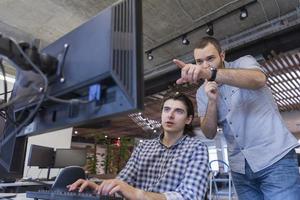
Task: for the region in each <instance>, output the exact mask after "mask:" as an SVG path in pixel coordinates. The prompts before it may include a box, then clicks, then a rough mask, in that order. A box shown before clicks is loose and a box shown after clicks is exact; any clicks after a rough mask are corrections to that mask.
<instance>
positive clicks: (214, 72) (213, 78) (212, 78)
mask: <svg viewBox="0 0 300 200" xmlns="http://www.w3.org/2000/svg"><path fill="white" fill-rule="evenodd" d="M209 69H210V72H211V75H210V78H209V79H208V81H215V80H216V77H217V72H218V69H217V68H214V67H211V68H209Z"/></svg>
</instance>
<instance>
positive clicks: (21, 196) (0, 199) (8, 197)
mask: <svg viewBox="0 0 300 200" xmlns="http://www.w3.org/2000/svg"><path fill="white" fill-rule="evenodd" d="M0 200H32V199H29V198H26V193H0Z"/></svg>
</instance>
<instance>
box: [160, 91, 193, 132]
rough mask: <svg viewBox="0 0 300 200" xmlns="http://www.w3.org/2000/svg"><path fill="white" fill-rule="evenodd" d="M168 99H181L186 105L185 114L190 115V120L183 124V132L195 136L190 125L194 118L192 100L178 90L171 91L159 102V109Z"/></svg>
mask: <svg viewBox="0 0 300 200" xmlns="http://www.w3.org/2000/svg"><path fill="white" fill-rule="evenodd" d="M169 99H173V100H177V101H181V102H182V103H183V104H184V105H185V107H186V111H187V116H188V117H189V116H192V120H191V123H190V124H186V125H185V126H184V132H183V134H187V135H189V136H195V134H194V132H193V129H194V127H193V125H192V121H193V119H194V114H195V112H194V105H193V102H192V101H191V100H190V99H189V98H188V97H187V96H186V95H185V94H183V93H180V92H172V93H171V94H169V95H168V96H166V97H165V98H164V99H163V101H162V104H161V108H160V110H162V109H163V106H164V103H165V102H166V101H167V100H169Z"/></svg>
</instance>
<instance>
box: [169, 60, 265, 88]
mask: <svg viewBox="0 0 300 200" xmlns="http://www.w3.org/2000/svg"><path fill="white" fill-rule="evenodd" d="M173 62H174V63H175V64H176V65H177V66H178V67H179V68H180V69H181V78H179V79H178V80H177V81H176V83H177V84H182V83H197V82H198V81H199V80H200V79H204V80H205V79H206V80H208V79H210V77H211V71H210V68H209V67H207V66H206V67H205V66H203V65H196V64H186V63H184V62H183V61H181V60H177V59H174V60H173ZM215 81H216V82H217V83H222V84H227V85H231V86H235V87H239V88H245V89H259V88H261V87H263V86H264V85H265V83H266V76H265V74H264V73H263V72H262V71H261V70H259V69H257V67H256V66H253V67H251V66H247V69H224V68H222V69H218V72H217V76H216V79H215Z"/></svg>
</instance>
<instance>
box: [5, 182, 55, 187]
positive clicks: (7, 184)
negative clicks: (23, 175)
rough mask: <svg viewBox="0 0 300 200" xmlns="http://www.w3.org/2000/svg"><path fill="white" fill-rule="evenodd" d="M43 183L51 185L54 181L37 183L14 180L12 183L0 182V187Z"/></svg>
mask: <svg viewBox="0 0 300 200" xmlns="http://www.w3.org/2000/svg"><path fill="white" fill-rule="evenodd" d="M43 183H45V184H49V185H52V184H53V183H54V181H43V182H42V183H38V182H25V181H24V182H23V181H21V182H14V183H0V188H1V187H2V188H6V187H22V186H33V185H43Z"/></svg>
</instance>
